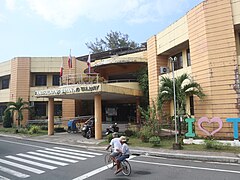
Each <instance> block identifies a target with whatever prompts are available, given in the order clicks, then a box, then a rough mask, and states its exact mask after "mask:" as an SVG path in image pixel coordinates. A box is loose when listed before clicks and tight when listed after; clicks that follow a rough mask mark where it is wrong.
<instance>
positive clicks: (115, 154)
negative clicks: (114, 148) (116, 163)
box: [110, 152, 119, 157]
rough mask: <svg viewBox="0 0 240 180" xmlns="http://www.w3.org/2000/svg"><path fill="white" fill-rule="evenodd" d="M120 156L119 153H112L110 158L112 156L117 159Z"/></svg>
mask: <svg viewBox="0 0 240 180" xmlns="http://www.w3.org/2000/svg"><path fill="white" fill-rule="evenodd" d="M118 155H119V152H112V153H111V154H110V156H112V157H117V156H118Z"/></svg>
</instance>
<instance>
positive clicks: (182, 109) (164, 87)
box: [158, 73, 205, 133]
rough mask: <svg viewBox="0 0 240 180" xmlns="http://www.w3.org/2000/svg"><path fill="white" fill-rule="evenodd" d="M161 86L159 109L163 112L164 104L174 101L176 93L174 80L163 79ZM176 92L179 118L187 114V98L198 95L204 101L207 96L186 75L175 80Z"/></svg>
mask: <svg viewBox="0 0 240 180" xmlns="http://www.w3.org/2000/svg"><path fill="white" fill-rule="evenodd" d="M160 84H161V86H160V88H159V95H158V107H159V108H160V110H161V109H162V105H163V103H164V102H166V101H168V102H169V101H172V100H173V98H174V92H173V81H172V79H170V78H168V77H162V78H161V80H160ZM175 90H176V91H175V95H176V114H177V115H178V116H183V115H185V114H186V101H187V97H189V96H192V95H196V96H197V97H199V98H200V99H202V98H203V97H204V96H205V94H204V93H203V91H202V88H201V86H200V85H199V84H198V83H196V82H194V81H193V80H192V78H191V77H190V76H189V75H188V74H186V73H184V74H182V75H181V76H179V77H177V78H175ZM179 133H180V132H179Z"/></svg>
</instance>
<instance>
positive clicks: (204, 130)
mask: <svg viewBox="0 0 240 180" xmlns="http://www.w3.org/2000/svg"><path fill="white" fill-rule="evenodd" d="M204 122H207V123H208V124H211V123H214V122H216V123H218V125H219V127H218V128H217V129H215V130H214V131H212V132H211V133H210V132H209V131H207V130H206V129H204V128H203V126H202V123H204ZM197 124H198V127H199V129H200V130H201V131H203V132H205V133H206V134H207V135H208V136H213V135H214V134H215V133H216V132H218V131H220V129H222V126H223V122H222V120H221V119H220V118H219V117H213V118H212V119H211V120H209V119H208V118H207V117H202V118H200V119H199V120H198V122H197Z"/></svg>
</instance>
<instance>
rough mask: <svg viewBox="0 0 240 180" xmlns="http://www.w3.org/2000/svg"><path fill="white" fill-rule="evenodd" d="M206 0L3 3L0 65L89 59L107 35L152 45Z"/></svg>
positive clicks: (26, 0)
mask: <svg viewBox="0 0 240 180" xmlns="http://www.w3.org/2000/svg"><path fill="white" fill-rule="evenodd" d="M202 1H203V0H0V62H3V61H7V60H10V59H12V58H14V57H55V56H56V57H61V56H69V54H70V49H71V55H72V56H76V57H78V56H83V55H87V54H88V53H89V51H90V50H89V49H88V48H87V46H86V45H85V44H86V43H88V42H95V41H96V38H98V39H104V38H105V36H106V35H107V33H109V32H111V31H113V32H121V33H122V34H128V35H129V40H132V41H135V42H137V43H143V42H146V41H147V40H148V39H149V38H150V37H151V36H153V35H156V34H157V33H159V32H161V31H162V30H163V29H165V28H166V27H168V26H169V25H171V24H172V23H174V22H175V21H176V20H178V19H179V18H181V17H182V16H184V15H185V14H186V13H187V12H188V11H189V10H191V9H192V8H193V7H194V6H196V5H197V4H199V3H201V2H202Z"/></svg>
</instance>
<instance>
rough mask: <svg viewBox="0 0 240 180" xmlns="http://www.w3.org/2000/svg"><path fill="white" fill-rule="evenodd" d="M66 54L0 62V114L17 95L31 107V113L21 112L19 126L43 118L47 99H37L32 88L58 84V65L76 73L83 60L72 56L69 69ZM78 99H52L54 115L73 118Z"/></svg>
mask: <svg viewBox="0 0 240 180" xmlns="http://www.w3.org/2000/svg"><path fill="white" fill-rule="evenodd" d="M67 61H68V57H16V58H13V59H11V60H9V61H6V62H3V63H0V66H1V69H0V94H1V96H0V117H1V119H2V118H3V113H4V110H5V108H6V105H7V103H8V102H16V100H17V99H18V98H19V97H21V98H23V100H24V101H26V102H29V103H30V105H31V106H33V107H34V110H35V111H34V112H33V113H32V114H29V112H25V114H24V120H23V122H22V123H23V125H24V124H26V121H27V120H31V119H46V118H47V114H48V108H47V107H48V99H46V98H37V97H36V96H35V91H36V90H41V89H48V88H53V87H58V86H59V85H60V75H59V72H60V67H61V64H62V63H63V71H64V73H65V74H68V73H80V72H83V70H84V68H86V63H84V62H80V61H76V59H75V58H74V57H72V62H73V68H71V69H69V68H68V64H67ZM77 106H78V101H75V100H67V99H56V101H55V102H54V107H55V108H54V109H55V110H54V116H55V117H59V116H60V117H67V118H70V117H75V116H76V114H78V113H79V111H78V108H77Z"/></svg>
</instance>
